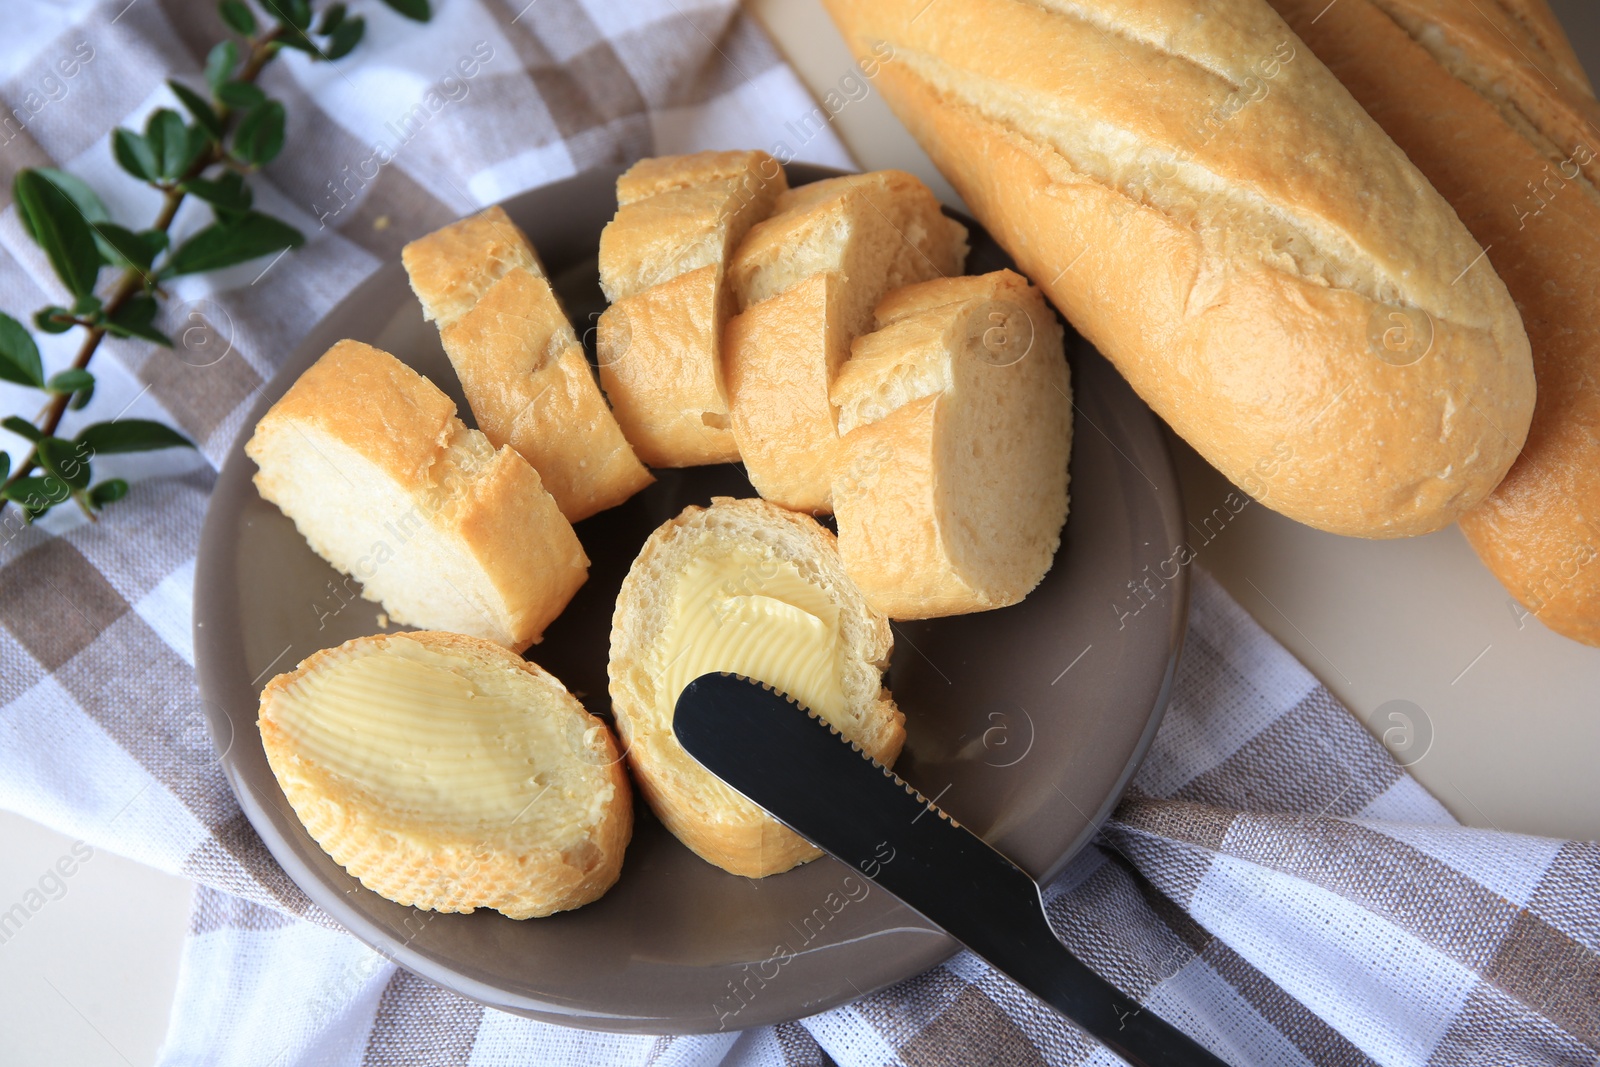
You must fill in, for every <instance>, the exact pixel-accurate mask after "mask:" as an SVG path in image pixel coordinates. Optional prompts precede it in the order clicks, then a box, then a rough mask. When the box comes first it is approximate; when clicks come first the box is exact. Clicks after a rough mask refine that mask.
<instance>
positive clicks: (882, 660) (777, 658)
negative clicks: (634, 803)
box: [608, 497, 905, 878]
mask: <svg viewBox="0 0 1600 1067" xmlns="http://www.w3.org/2000/svg"><path fill="white" fill-rule="evenodd" d="M892 643H893V637H892V635H891V633H890V630H889V623H888V620H887V619H885V618H884V617H883V616H882V615H880V614H878V613H877V612H875V611H873V610H872V609H871V607H869V606H868V604H867V602H866V599H865V598H864V597H863V596H862V594H861V592H860V590H858V589H856V587H855V585H854V583H852V582H851V581H850V578H849V576H848V575H846V573H845V571H844V567H843V565H842V564H841V563H840V561H839V556H838V552H837V550H836V548H835V545H834V537H833V535H832V534H831V533H829V532H828V531H827V530H826V529H824V528H823V527H822V526H820V525H819V524H818V523H817V521H816V520H815V519H813V518H811V517H810V516H809V515H801V514H798V513H796V512H792V511H788V510H786V509H784V508H781V507H779V506H777V505H775V504H771V503H768V502H767V501H764V500H757V499H751V500H732V499H729V498H727V497H718V498H715V499H714V500H713V501H712V504H711V506H710V507H709V508H699V507H690V508H686V509H685V510H684V511H683V513H682V514H680V515H679V516H678V517H677V518H675V519H672V520H670V521H668V522H666V523H664V524H662V525H661V526H660V527H659V528H658V529H657V530H656V531H655V532H654V533H653V534H651V535H650V538H649V539H648V540H647V541H646V542H645V544H644V547H643V548H642V549H641V550H640V552H639V555H638V558H637V559H635V560H634V561H633V566H632V567H631V568H630V569H629V571H628V575H627V577H626V578H625V579H623V582H622V589H621V592H620V593H619V594H618V596H617V607H616V613H615V615H614V616H613V617H612V624H611V659H610V664H609V667H608V671H609V675H610V691H611V707H612V712H613V714H614V716H615V718H616V724H617V732H618V735H619V736H620V738H621V740H622V743H623V748H624V750H625V751H626V752H627V757H628V763H629V766H630V767H631V768H632V770H633V773H634V780H635V782H636V783H637V784H638V787H639V791H640V793H641V794H642V795H643V796H644V798H645V800H646V801H647V802H648V803H649V804H650V807H651V809H652V810H653V811H654V812H655V813H656V816H657V817H658V818H660V820H661V821H662V823H663V824H664V825H665V826H666V827H667V829H669V830H671V831H672V833H673V834H675V835H676V836H677V837H678V839H679V840H680V841H682V842H683V843H684V844H685V845H687V846H688V847H689V848H690V849H692V850H693V851H694V852H695V853H696V854H698V855H699V856H701V857H702V858H703V859H705V860H707V861H708V862H710V863H714V864H716V865H717V866H719V867H721V868H723V869H724V870H727V871H731V872H733V873H734V874H739V875H744V876H746V877H751V878H758V877H762V876H765V875H769V874H776V873H778V872H779V871H785V870H788V869H789V868H790V867H793V866H794V865H795V864H797V863H804V862H806V861H807V860H810V859H814V858H816V857H817V856H818V855H819V853H818V852H817V850H816V849H815V848H813V847H812V846H811V845H809V844H807V843H806V842H805V841H804V840H803V839H801V838H800V837H798V836H797V835H796V834H795V833H794V832H793V831H791V830H789V829H787V828H785V827H783V826H782V825H780V824H779V823H777V822H776V821H774V820H773V819H772V818H771V817H770V816H768V815H767V814H766V813H765V812H763V811H762V810H761V809H760V808H758V807H756V806H755V805H754V804H752V803H751V802H750V801H749V800H747V799H745V798H744V797H743V796H740V795H739V794H738V793H736V792H734V791H733V790H732V789H731V788H729V787H728V786H727V785H725V784H724V783H723V782H722V781H721V780H720V779H718V778H717V777H716V776H715V775H713V774H712V773H711V772H710V771H707V770H706V769H705V768H703V767H701V766H700V765H699V764H698V763H696V762H695V761H694V760H693V759H692V758H691V757H690V756H689V754H688V753H687V752H685V751H684V750H683V748H682V746H681V745H679V744H678V740H677V738H676V737H675V736H674V734H673V732H672V716H673V712H674V708H675V705H676V702H677V698H678V695H679V693H681V692H682V689H683V687H684V686H685V685H686V684H688V683H689V682H690V681H692V680H693V679H695V678H697V677H699V676H700V675H701V674H706V673H709V672H712V671H719V670H725V671H734V672H738V673H743V674H745V675H747V676H750V677H754V678H756V679H757V680H759V681H764V682H767V683H768V684H769V685H773V686H775V687H778V688H780V689H784V690H785V691H786V692H788V693H789V694H790V695H791V696H794V697H796V698H797V699H799V700H801V701H802V702H805V703H806V704H807V705H808V706H810V707H811V708H812V710H814V711H816V712H817V713H818V714H819V715H821V716H822V717H823V718H825V719H826V720H827V721H828V722H830V723H832V724H833V725H834V726H835V727H837V728H838V729H839V731H840V732H841V733H843V734H844V735H845V736H846V737H848V738H849V739H850V740H852V741H855V742H856V743H858V744H860V745H861V747H862V748H863V749H864V750H866V751H867V752H868V753H870V754H871V755H872V757H873V758H874V759H877V760H879V761H880V762H882V763H884V764H890V763H892V762H893V761H894V759H895V757H896V756H897V755H898V754H899V752H900V746H901V744H902V743H903V742H904V740H905V725H904V723H905V717H904V716H903V715H902V714H901V713H900V711H899V710H898V709H897V708H896V707H895V705H894V700H893V699H892V698H891V697H890V695H889V692H888V690H886V689H884V688H883V677H882V675H883V670H884V668H885V667H887V666H888V662H889V651H890V648H891V646H892Z"/></svg>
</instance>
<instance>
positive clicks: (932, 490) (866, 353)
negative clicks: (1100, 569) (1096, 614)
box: [833, 270, 1072, 619]
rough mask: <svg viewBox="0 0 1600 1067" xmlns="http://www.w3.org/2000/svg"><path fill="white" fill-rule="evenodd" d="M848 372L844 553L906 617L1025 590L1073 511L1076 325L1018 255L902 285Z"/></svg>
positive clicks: (836, 393)
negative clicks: (1070, 340) (1070, 336)
mask: <svg viewBox="0 0 1600 1067" xmlns="http://www.w3.org/2000/svg"><path fill="white" fill-rule="evenodd" d="M876 321H877V327H878V328H877V330H875V331H874V332H872V333H869V334H865V335H863V336H862V337H859V338H857V339H856V342H855V344H854V345H853V346H852V349H851V357H850V360H849V361H848V362H847V363H845V365H844V367H843V368H842V369H841V370H840V372H839V377H838V379H837V380H836V381H835V382H834V383H833V401H834V403H835V404H836V405H837V407H838V409H839V432H840V435H841V436H840V442H839V455H838V461H837V464H836V466H835V469H834V477H833V507H834V515H835V517H836V518H837V519H838V525H839V556H840V558H841V559H842V560H843V561H844V565H845V570H846V571H848V572H849V574H850V577H851V578H852V579H854V580H855V583H856V585H857V586H858V587H859V588H860V589H861V592H862V593H863V594H864V595H865V596H866V598H867V602H868V603H869V604H870V605H871V606H872V608H873V610H874V611H877V612H879V613H880V614H883V615H887V616H889V617H890V618H892V619H927V618H932V617H934V616H938V615H955V614H960V613H963V612H971V611H986V610H988V609H990V608H999V607H1005V606H1006V605H1008V604H1015V603H1017V602H1018V601H1020V600H1021V599H1022V598H1023V597H1025V596H1027V595H1028V593H1029V592H1031V591H1032V589H1033V587H1034V586H1036V585H1038V584H1039V581H1040V579H1042V578H1043V577H1044V575H1045V572H1047V571H1048V570H1049V569H1050V564H1051V562H1052V561H1053V560H1054V559H1055V553H1056V549H1057V548H1058V547H1059V546H1060V543H1061V527H1062V525H1063V524H1064V523H1065V522H1066V518H1067V460H1068V457H1069V455H1070V453H1071V449H1072V386H1071V383H1070V381H1069V378H1068V370H1067V361H1066V357H1065V354H1064V353H1063V351H1062V331H1061V325H1060V323H1059V322H1057V321H1056V316H1055V312H1054V311H1052V310H1051V309H1050V307H1049V305H1047V304H1046V303H1045V301H1044V297H1043V296H1042V295H1041V294H1040V292H1039V290H1037V289H1035V288H1033V286H1031V285H1029V284H1028V281H1027V279H1026V278H1023V277H1022V276H1021V275H1019V274H1015V273H1013V272H1012V271H1009V270H1002V271H996V272H994V273H992V274H984V275H980V276H976V277H960V278H938V279H935V280H933V281H928V282H922V283H920V284H918V285H911V286H907V287H905V288H903V289H897V290H895V291H894V292H893V293H890V294H889V295H888V296H887V297H886V298H885V299H884V301H883V302H882V303H881V304H879V305H878V311H877V316H876Z"/></svg>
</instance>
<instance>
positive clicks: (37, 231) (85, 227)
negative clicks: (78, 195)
mask: <svg viewBox="0 0 1600 1067" xmlns="http://www.w3.org/2000/svg"><path fill="white" fill-rule="evenodd" d="M11 195H12V199H13V200H15V201H16V204H17V210H18V211H19V212H20V213H21V214H22V216H23V218H24V220H25V221H24V223H23V225H24V226H26V227H27V230H28V232H29V233H30V234H31V235H32V236H33V239H34V240H35V241H37V242H38V243H39V247H41V248H43V249H44V252H45V255H47V256H49V257H50V265H51V266H52V267H54V268H55V272H56V275H57V276H58V277H59V278H60V279H61V281H62V283H63V284H64V285H66V287H67V289H68V290H69V291H70V292H71V293H72V294H73V295H74V296H82V295H83V294H85V293H88V292H90V291H92V290H93V289H94V283H95V278H96V277H97V276H98V275H99V273H100V262H101V260H100V249H99V248H98V247H97V246H96V245H95V243H94V233H93V231H91V230H90V229H89V223H88V221H87V220H86V219H85V218H84V217H83V211H82V210H81V209H80V208H79V207H78V205H77V204H75V203H74V202H73V201H72V199H71V197H69V196H68V195H67V194H66V193H64V192H62V191H61V189H60V187H58V186H57V185H55V184H54V183H52V182H51V181H50V180H49V179H48V178H46V177H45V176H44V175H42V174H40V173H39V172H38V171H37V170H33V169H31V168H29V169H25V170H19V171H17V176H16V179H15V180H14V181H13V182H12V184H11Z"/></svg>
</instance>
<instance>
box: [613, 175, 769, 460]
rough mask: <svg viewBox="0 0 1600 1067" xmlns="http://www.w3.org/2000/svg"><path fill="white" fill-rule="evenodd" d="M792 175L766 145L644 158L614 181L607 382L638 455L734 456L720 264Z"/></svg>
mask: <svg viewBox="0 0 1600 1067" xmlns="http://www.w3.org/2000/svg"><path fill="white" fill-rule="evenodd" d="M787 188H788V180H787V179H786V177H785V176H784V172H783V168H782V167H781V166H779V164H778V161H777V160H775V159H773V158H772V157H771V156H769V155H767V154H766V153H765V152H758V151H749V152H697V153H695V154H694V155H687V156H662V157H659V158H655V159H646V160H641V161H640V162H639V163H636V164H634V166H632V167H630V168H629V169H628V170H627V171H626V172H625V173H624V174H623V175H622V176H621V177H620V178H618V179H617V214H616V217H615V218H613V219H612V220H611V221H610V222H609V223H608V224H607V225H606V228H605V229H604V230H603V231H602V232H601V234H600V286H601V288H602V289H603V290H604V291H605V294H606V298H607V299H608V300H610V301H611V306H610V307H609V308H607V309H606V310H605V312H604V313H603V314H602V315H601V316H600V324H599V339H598V340H599V343H598V351H599V359H600V380H601V384H603V385H604V386H605V390H606V395H607V396H608V397H610V399H611V403H612V405H613V407H614V408H615V409H616V413H617V419H618V421H619V422H620V423H621V424H622V429H623V432H624V433H625V434H627V437H628V440H629V441H631V442H632V443H633V447H634V449H635V451H637V452H638V454H639V456H640V458H642V459H643V460H644V461H645V462H646V463H648V464H650V465H651V466H652V467H690V466H695V465H698V464H703V463H725V462H730V461H732V460H736V459H738V458H739V450H738V447H737V445H736V444H735V443H734V439H733V434H732V432H731V431H730V430H729V427H728V395H727V387H726V385H725V383H724V380H723V357H722V328H723V323H724V322H725V321H726V320H727V317H728V315H729V314H730V313H731V311H732V297H731V295H730V294H729V292H728V287H727V282H726V279H725V270H726V265H727V262H728V260H729V258H730V257H731V256H732V255H733V250H734V248H735V247H737V246H738V244H739V242H740V241H741V240H743V239H744V236H745V234H746V232H748V231H749V229H750V227H751V226H752V225H754V224H755V223H757V222H759V221H760V220H761V219H764V218H766V216H767V215H768V213H770V212H771V210H772V206H773V204H774V202H775V201H776V200H777V198H778V196H779V194H780V193H782V192H783V191H784V190H785V189H787Z"/></svg>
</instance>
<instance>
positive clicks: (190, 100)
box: [167, 41, 233, 141]
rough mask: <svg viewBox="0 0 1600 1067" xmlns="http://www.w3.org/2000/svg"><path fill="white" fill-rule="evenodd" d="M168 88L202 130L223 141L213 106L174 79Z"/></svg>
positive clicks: (169, 79)
mask: <svg viewBox="0 0 1600 1067" xmlns="http://www.w3.org/2000/svg"><path fill="white" fill-rule="evenodd" d="M223 43H224V44H232V43H233V42H232V41H224V42H223ZM167 87H168V88H169V89H171V90H172V92H173V93H174V95H176V96H177V98H178V100H179V101H181V102H182V104H183V106H184V107H186V108H188V109H189V114H191V115H193V116H194V120H195V122H196V123H198V124H199V126H200V128H201V129H203V130H205V131H206V133H207V135H209V136H210V138H211V139H212V140H213V141H220V140H222V120H221V119H220V118H218V117H217V113H216V112H215V111H213V110H212V108H211V105H210V104H208V103H206V100H205V97H203V96H201V95H200V94H199V93H197V92H195V91H194V90H193V89H191V88H189V87H188V86H187V85H185V84H183V83H182V82H180V81H176V80H174V79H172V78H168V79H167Z"/></svg>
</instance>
